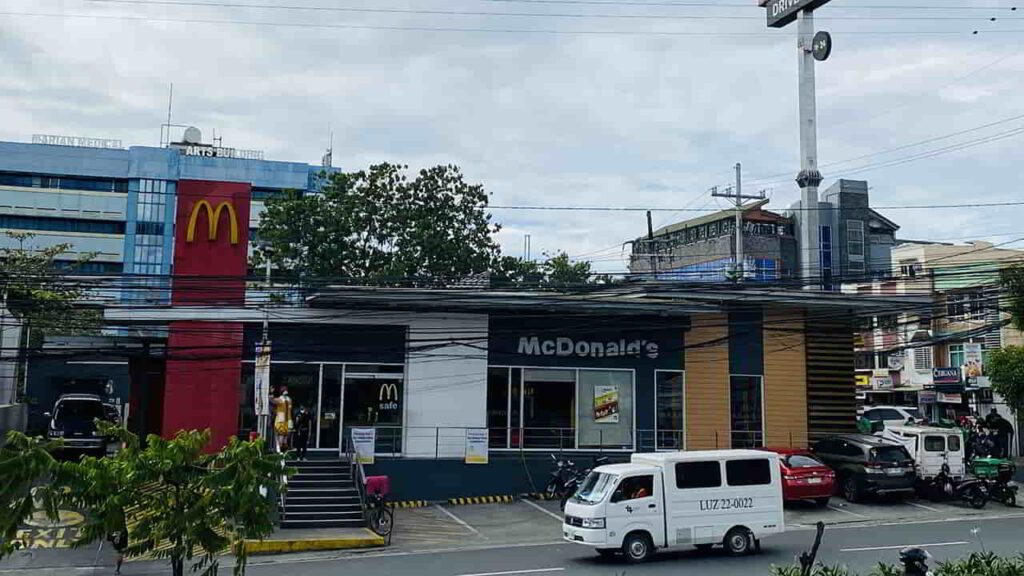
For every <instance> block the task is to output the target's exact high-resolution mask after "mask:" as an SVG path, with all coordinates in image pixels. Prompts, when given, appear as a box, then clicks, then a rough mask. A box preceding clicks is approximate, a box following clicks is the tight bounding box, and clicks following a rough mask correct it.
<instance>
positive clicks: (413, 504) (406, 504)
mask: <svg viewBox="0 0 1024 576" xmlns="http://www.w3.org/2000/svg"><path fill="white" fill-rule="evenodd" d="M390 504H391V505H392V506H394V507H395V508H426V507H427V506H429V505H430V503H429V502H427V501H426V500H403V501H401V502H391V503H390Z"/></svg>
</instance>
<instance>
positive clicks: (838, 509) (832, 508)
mask: <svg viewBox="0 0 1024 576" xmlns="http://www.w3.org/2000/svg"><path fill="white" fill-rule="evenodd" d="M828 509H829V510H835V511H836V512H842V513H843V514H849V515H851V516H856V517H857V518H867V516H865V515H863V514H857V513H856V512H850V511H849V510H843V509H842V508H836V507H835V506H833V505H831V504H829V505H828Z"/></svg>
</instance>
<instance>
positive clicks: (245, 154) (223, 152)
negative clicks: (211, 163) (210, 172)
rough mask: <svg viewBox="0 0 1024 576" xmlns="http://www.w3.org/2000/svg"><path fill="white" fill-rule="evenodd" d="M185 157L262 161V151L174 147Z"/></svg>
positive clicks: (208, 147)
mask: <svg viewBox="0 0 1024 576" xmlns="http://www.w3.org/2000/svg"><path fill="white" fill-rule="evenodd" d="M175 148H177V149H178V150H181V153H182V154H184V155H185V156H201V157H204V158H236V159H239V160H263V150H244V149H242V148H221V147H220V146H201V145H200V146H194V145H189V146H175Z"/></svg>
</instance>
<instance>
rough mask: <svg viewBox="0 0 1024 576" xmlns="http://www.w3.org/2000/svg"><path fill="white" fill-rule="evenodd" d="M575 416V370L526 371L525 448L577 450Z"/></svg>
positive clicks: (524, 374) (524, 399) (524, 406)
mask: <svg viewBox="0 0 1024 576" xmlns="http://www.w3.org/2000/svg"><path fill="white" fill-rule="evenodd" d="M575 416H576V371H575V370H554V369H552V370H548V369H527V370H523V446H524V447H525V448H552V449H559V448H573V447H575V444H576V431H575V429H576V425H575Z"/></svg>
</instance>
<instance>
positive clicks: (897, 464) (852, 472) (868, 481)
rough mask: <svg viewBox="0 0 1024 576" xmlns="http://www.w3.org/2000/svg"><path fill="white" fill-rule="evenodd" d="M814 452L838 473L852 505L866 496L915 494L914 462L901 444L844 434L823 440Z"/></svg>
mask: <svg viewBox="0 0 1024 576" xmlns="http://www.w3.org/2000/svg"><path fill="white" fill-rule="evenodd" d="M811 451H812V452H814V455H815V456H817V457H818V458H820V459H821V460H822V461H824V462H825V464H828V465H829V466H830V467H831V468H832V469H833V470H835V472H836V478H837V482H838V483H839V487H840V489H841V490H842V494H843V496H844V497H845V498H846V499H847V500H848V501H850V502H858V501H860V500H863V499H864V497H865V496H866V495H873V496H874V495H884V494H907V495H909V494H913V493H914V484H915V482H916V480H917V474H916V473H915V472H914V459H913V458H911V457H910V453H909V452H907V449H906V448H904V447H903V446H902V445H900V444H897V443H895V442H891V441H889V440H885V439H883V438H879V437H878V436H868V435H865V434H842V435H838V436H830V437H828V438H825V439H823V440H819V441H818V442H817V443H815V444H814V447H813V448H812V449H811Z"/></svg>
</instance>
